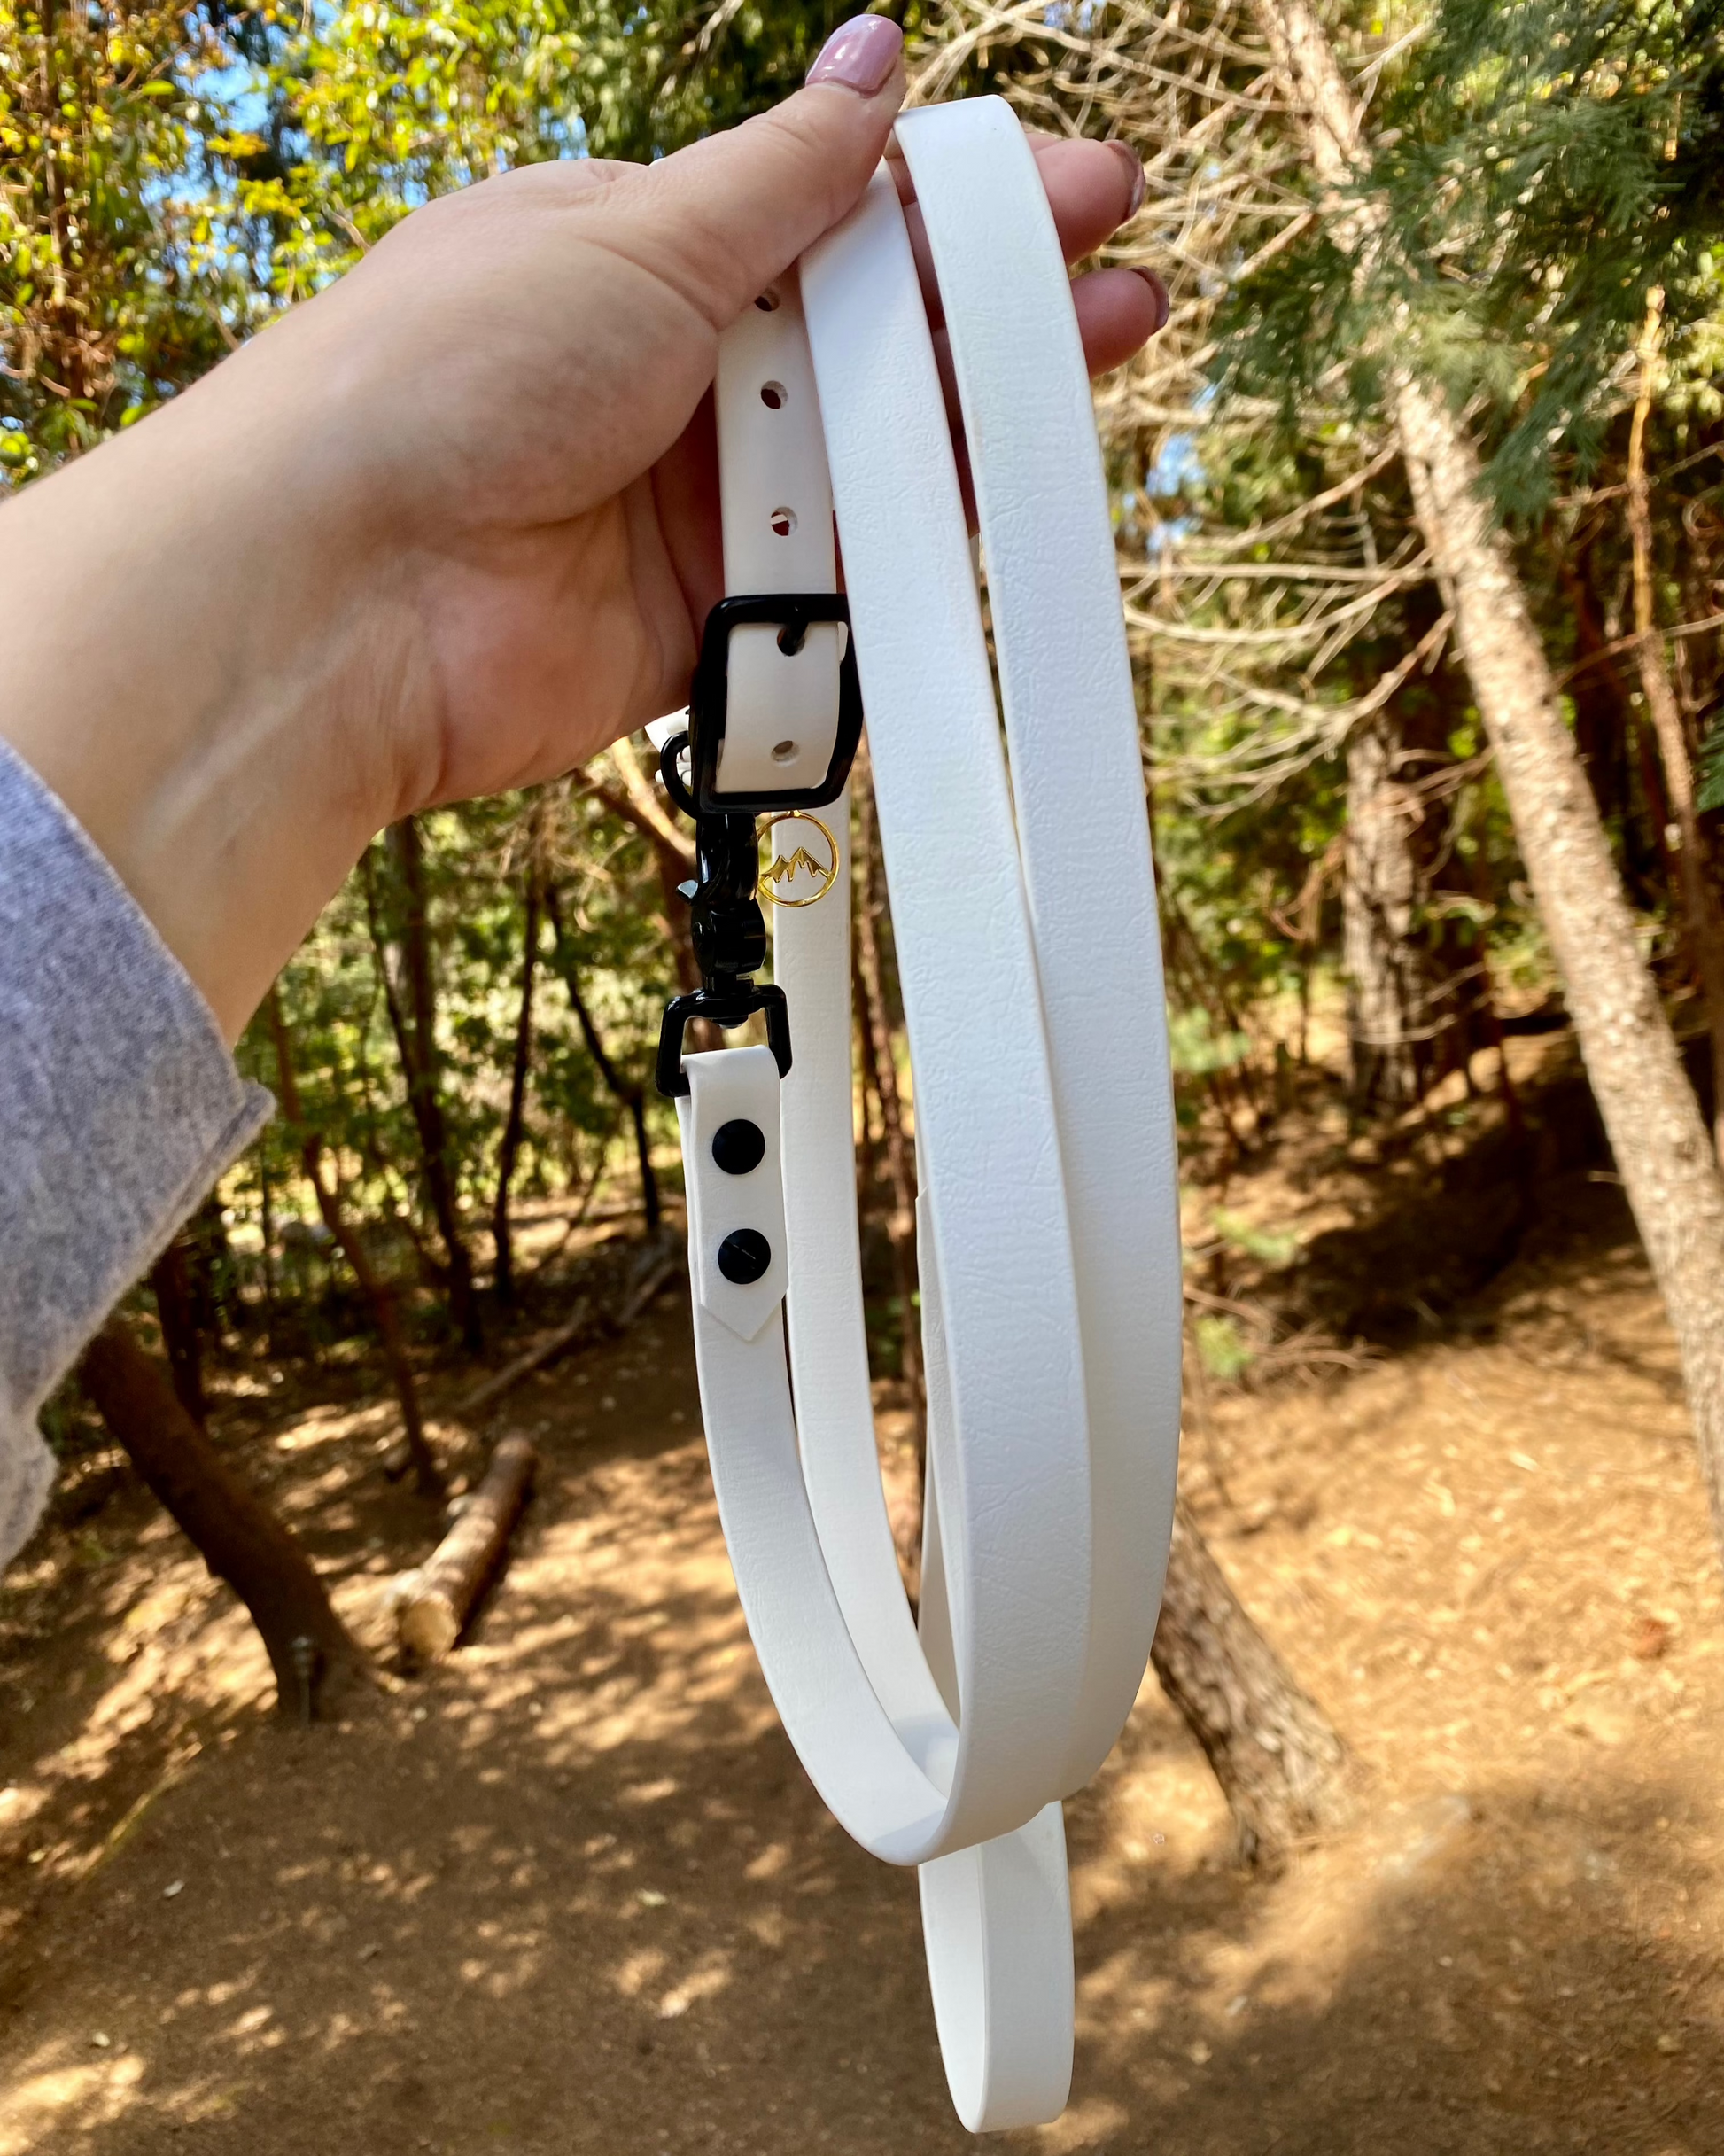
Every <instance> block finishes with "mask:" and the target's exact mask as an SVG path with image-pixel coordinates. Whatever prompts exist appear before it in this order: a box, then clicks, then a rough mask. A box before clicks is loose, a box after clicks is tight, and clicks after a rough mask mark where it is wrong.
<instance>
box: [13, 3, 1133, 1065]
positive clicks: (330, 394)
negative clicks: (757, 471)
mask: <svg viewBox="0 0 1724 2156" xmlns="http://www.w3.org/2000/svg"><path fill="white" fill-rule="evenodd" d="M899 45H900V40H899V37H898V34H897V30H896V28H895V27H894V26H893V25H891V24H890V23H889V21H887V20H886V19H884V18H882V17H878V16H864V17H860V18H858V19H854V20H852V21H851V22H850V23H848V24H846V25H845V26H843V28H841V29H840V30H839V31H838V32H837V33H836V34H835V37H834V38H833V39H832V41H831V42H830V43H828V45H827V48H826V51H824V52H823V53H822V54H821V56H820V58H819V60H817V61H816V63H815V65H814V67H813V68H812V70H811V71H810V81H809V86H808V87H807V88H806V89H804V90H802V91H800V92H798V93H797V95H796V96H795V97H791V98H789V99H788V100H787V101H786V102H785V103H784V104H783V105H780V106H779V107H778V108H777V109H776V110H775V111H774V112H773V113H768V114H765V115H764V116H763V117H761V118H759V119H757V120H754V121H749V122H748V123H746V124H745V125H744V126H742V127H741V128H736V129H734V130H733V131H731V132H730V133H728V134H726V135H722V136H714V137H712V138H711V139H709V140H707V141H705V142H703V143H700V144H695V146H694V147H692V148H691V149H688V150H685V151H682V152H679V153H678V154H677V155H676V156H674V157H672V158H667V159H665V160H663V161H662V162H661V163H659V164H656V165H653V166H647V167H635V166H626V165H618V164H606V163H600V162H598V161H596V160H594V161H590V162H569V163H563V164H555V165H538V166H532V167H525V168H524V169H522V170H520V171H517V172H515V173H511V174H509V175H505V176H503V177H501V178H500V179H496V180H492V181H487V182H485V183H483V184H482V185H480V186H478V187H474V188H472V189H470V190H469V191H466V192H464V193H462V194H461V195H457V196H453V197H450V198H446V199H444V200H440V201H438V202H435V203H432V204H431V205H429V206H427V207H426V208H424V209H423V210H420V211H417V212H415V214H414V215H412V216H411V217H408V218H407V219H406V220H405V221H404V222H402V223H401V224H400V226H399V227H398V228H397V229H396V230H394V231H393V232H392V233H391V235H390V236H389V237H388V238H386V239H385V240H384V241H383V242H382V243H381V244H380V245H378V246H377V247H376V248H375V249H374V250H373V251H372V253H370V254H369V256H368V257H367V258H366V259H365V260H364V261H361V263H360V264H359V265H358V266H357V268H356V269H353V271H352V273H351V274H350V275H349V276H346V278H344V279H343V280H342V281H341V282H340V283H339V284H337V285H335V286H333V287H331V288H330V290H329V291H328V292H325V293H323V294H322V295H320V296H319V297H318V298H317V299H315V300H312V301H310V302H309V303H307V305H305V306H302V307H299V308H297V309H295V310H294V312H293V313H292V314H291V315H289V316H287V317H286V318H285V319H284V320H283V321H282V322H281V323H278V324H277V325H276V326H274V327H272V328H271V329H270V330H268V331H267V332H266V333H265V334H264V335H262V336H260V337H259V338H257V339H254V340H253V341H252V344H250V345H249V346H247V347H246V348H245V350H244V351H243V352H241V353H239V354H237V355H236V356H235V357H234V358H233V359H231V360H229V361H228V362H225V363H224V364H223V365H222V366H221V367H220V368H218V369H217V370H215V372H214V374H213V375H211V376H210V377H207V379H206V381H204V382H203V383H201V384H199V385H198V387H197V388H196V389H194V390H192V391H190V393H187V394H186V395H184V396H182V397H181V398H179V399H176V400H175V401H174V402H173V403H171V404H169V405H168V406H167V407H165V408H164V409H162V410H161V411H160V412H159V414H158V415H156V416H153V417H152V418H151V419H150V420H148V421H146V422H145V423H144V425H142V426H140V427H137V428H135V429H133V430H132V431H131V432H128V434H126V435H124V436H122V437H120V439H119V440H117V441H115V442H113V443H112V444H110V445H108V446H106V447H105V448H103V449H102V450H101V451H99V452H98V453H97V455H93V456H91V457H88V458H86V459H83V460H82V461H81V463H78V464H76V465H74V466H73V467H70V468H69V469H68V470H67V471H65V472H63V473H61V474H59V475H57V476H56V477H55V478H54V479H52V480H50V481H49V482H47V483H46V484H43V485H41V486H36V487H35V488H32V489H30V490H29V491H28V492H27V494H24V495H23V496H21V497H20V498H19V501H18V502H15V503H12V504H10V505H8V506H7V508H6V509H5V510H4V515H0V576H4V579H5V582H6V587H7V589H8V592H9V595H10V596H11V598H12V602H13V603H12V609H11V611H12V619H13V620H14V621H17V622H21V623H26V624H33V625H34V626H33V627H29V628H27V630H26V631H25V632H24V633H23V634H22V636H21V638H18V639H15V640H14V645H13V649H12V650H10V651H9V652H8V653H7V654H6V655H5V656H4V659H0V666H4V673H5V677H6V678H5V680H4V695H0V713H4V716H0V726H4V730H5V732H6V734H7V736H8V738H9V739H11V740H12V743H13V744H14V746H16V747H17V748H18V750H19V752H20V753H21V754H23V755H24V756H25V757H26V758H27V759H28V760H29V761H30V762H32V763H33V764H34V765H35V767H36V769H37V770H38V771H40V772H41V773H42V774H43V777H44V778H46V779H47V781H48V782H49V783H50V785H52V786H53V787H55V789H56V790H58V792H59V794H60V795H61V797H62V798H63V799H65V800H66V803H67V804H68V806H70V807H71V808H72V809H73V811H74V813H75V814H77V815H78V816H79V818H80V820H81V821H82V822H83V824H84V826H85V828H86V829H88V830H89V832H90V834H91V836H92V837H94V838H95V840H96V842H97V844H98V845H100V846H101V847H102V848H103V850H104V851H105V852H106V853H107V855H108V858H109V859H110V860H112V861H113V865H114V866H115V868H117V869H118V871H119V873H120V876H122V877H123V878H124V880H125V881H126V883H128V886H129V887H130V889H131V890H132V891H133V893H134V895H135V896H136V898H137V899H139V901H140V903H141V904H142V905H143V906H144V909H145V911H146V912H148V913H149V914H150V915H151V918H152V919H153V920H154V921H155V922H156V924H157V926H158V927H159V929H160V930H161V932H162V934H163V936H164V938H166V940H167V943H168V945H169V946H170V948H172V949H173V950H174V951H175V953H176V954H177V955H178V956H179V957H180V958H181V960H182V961H183V962H184V963H185V965H186V966H187V968H188V969H189V970H190V973H191V975H192V977H193V978H194V979H195V980H197V981H198V985H200V986H201V987H202V988H203V990H204V992H205V993H206V995H207V996H208V998H209V1000H210V1001H211V1003H212V1005H213V1006H214V1009H215V1011H216V1013H217V1016H218V1017H219V1019H220V1020H221V1023H222V1024H223V1025H224V1027H225V1028H226V1029H227V1030H228V1031H229V1036H230V1037H232V1036H233V1035H236V1034H237V1032H238V1031H239V1030H240V1028H241V1027H242V1026H243V1025H244V1024H245V1020H246V1018H247V1017H248V1016H249V1015H250V1013H251V1011H252V1009H253V1008H255V1006H256V1004H257V1002H258V1000H260V997H261V996H262V994H263V992H264V991H265V989H266V988H267V986H268V983H269V981H270V980H271V979H272V978H273V977H274V975H275V973H276V970H277V969H279V967H280V966H281V964H282V963H283V961H285V960H286V958H287V957H288V956H289V955H290V953H291V951H292V949H293V948H294V946H296V945H297V943H298V942H299V938H301V937H302V936H303V934H304V933H305V931H306V930H307V928H308V927H309V925H310V923H311V922H312V921H313V920H314V919H315V915H316V914H317V911H318V910H319V908H320V907H322V905H323V904H324V903H325V901H326V900H327V899H328V898H329V896H330V893H331V892H332V891H334V890H335V888H336V887H337V885H338V883H339V882H340V880H341V878H342V876H344V875H345V874H346V871H347V870H348V868H351V866H352V864H353V861H354V860H356V859H357V858H358V856H359V854H360V852H361V851H362V849H363V847H364V846H365V844H367V842H368V841H369V838H370V837H371V836H372V834H373V833H374V832H375V831H376V829H377V828H378V826H379V825H381V824H383V823H384V822H387V821H391V820H392V819H393V818H394V817H397V816H400V815H402V814H405V813H408V812H409V811H410V810H413V809H416V808H420V807H423V806H429V805H430V804H431V803H433V802H438V801H445V800H452V799H459V798H465V797H467V796H470V795H472V794H476V793H482V792H491V791H495V790H500V789H502V788H506V787H511V786H518V785H525V784H529V783H531V782H533V781H536V780H540V779H544V778H547V777H550V776H552V775H554V774H556V773H558V772H561V771H563V770H566V769H568V768H569V767H570V766H571V765H572V764H575V763H578V762H579V760H580V759H582V758H584V757H586V756H588V755H590V754H592V753H593V752H594V751H596V750H598V749H600V748H601V747H602V746H603V745H604V744H605V743H608V742H610V740H613V739H614V738H615V737H616V736H617V735H619V734H622V733H625V732H628V731H630V730H632V729H633V728H636V727H638V726H640V725H641V724H642V723H643V722H644V721H645V720H648V719H649V718H653V717H656V716H657V715H658V714H659V713H660V712H664V711H668V710H672V709H673V708H675V706H676V705H678V704H680V703H681V702H682V701H683V700H684V697H686V694H687V680H688V674H689V672H690V669H691V667H692V665H693V662H694V658H695V647H696V642H697V638H698V633H699V627H700V624H701V623H702V621H703V619H704V618H705V614H706V612H707V610H708V609H709V608H710V607H711V604H712V603H714V601H716V600H717V599H718V597H719V596H720V595H721V593H722V574H721V567H720V559H721V557H720V541H719V523H718V496H717V468H716V456H715V451H714V443H713V433H712V419H711V398H710V390H711V381H712V376H713V371H714V367H715V363H716V354H717V344H718V333H719V331H721V330H722V329H723V328H724V327H725V325H726V323H729V322H730V321H732V320H734V318H735V316H736V315H738V314H739V313H740V312H741V311H742V308H743V307H746V306H747V305H749V302H750V301H751V300H753V298H754V297H755V295H756V293H757V292H759V291H760V290H761V289H762V288H763V287H764V286H765V285H766V284H769V283H770V282H771V281H772V279H773V277H774V276H779V275H780V274H781V273H782V272H783V270H784V269H786V268H787V267H788V265H789V263H791V262H792V261H795V260H796V257H797V256H798V255H799V254H801V253H803V252H804V249H805V248H807V247H808V246H809V245H812V242H813V241H814V240H815V239H816V238H818V237H819V235H820V234H821V233H822V232H824V231H826V230H828V229H829V228H830V227H831V226H832V225H833V224H835V223H836V222H838V220H839V219H840V218H841V217H843V215H844V214H845V213H846V212H847V211H848V210H849V209H850V207H851V206H852V205H853V204H854V202H855V201H856V200H857V198H858V197H859V195H860V193H861V191H862V189H863V188H864V187H865V185H866V182H867V179H868V176H869V175H870V173H871V172H872V171H873V170H874V167H875V165H876V164H877V162H878V161H879V159H880V157H881V152H883V150H884V149H885V147H886V144H887V139H888V136H889V131H890V128H891V125H892V121H893V120H894V118H895V116H896V114H897V108H898V105H899V103H900V100H901V97H902V93H903V76H902V69H901V63H900V58H899ZM1035 146H1036V152H1037V159H1038V161H1039V163H1040V167H1041V170H1042V175H1043V178H1044V183H1045V185H1046V187H1047V191H1048V196H1049V200H1050V204H1051V206H1052V210H1053V214H1054V220H1055V223H1056V225H1057V227H1058V229H1059V230H1060V237H1061V240H1062V243H1063V244H1064V245H1065V248H1066V252H1067V255H1068V260H1069V259H1076V257H1077V256H1079V255H1082V254H1084V253H1090V252H1091V251H1093V250H1094V249H1095V248H1096V247H1097V246H1098V245H1100V244H1101V242H1102V241H1103V240H1105V239H1106V237H1107V235H1108V234H1109V233H1110V232H1111V231H1113V230H1114V228H1115V227H1116V226H1117V225H1118V224H1119V223H1120V222H1122V221H1123V219H1124V218H1125V217H1126V216H1127V215H1129V214H1130V212H1131V211H1132V210H1133V209H1135V207H1136V206H1137V201H1138V196H1139V193H1140V190H1141V179H1140V175H1138V168H1137V167H1136V164H1135V161H1134V160H1131V159H1130V157H1129V155H1128V154H1127V153H1125V152H1123V151H1122V150H1121V149H1120V148H1119V147H1118V146H1117V145H1107V144H1079V143H1055V142H1049V141H1038V142H1037V144H1036V145H1035ZM900 184H901V188H902V187H903V186H904V183H903V182H902V181H901V182H900ZM911 217H912V237H917V232H916V229H915V228H916V226H917V224H918V223H919V220H918V219H917V218H916V215H915V213H914V211H913V208H912V212H911ZM924 253H925V250H924ZM1074 299H1075V304H1076V309H1077V315H1078V321H1079V324H1080V328H1081V330H1082V333H1083V342H1084V348H1085V352H1086V354H1088V356H1089V359H1090V362H1091V367H1092V369H1095V370H1102V369H1105V368H1107V367H1111V366H1115V365H1117V364H1119V363H1120V362H1121V361H1122V360H1123V359H1124V358H1126V357H1127V356H1128V355H1129V354H1130V353H1131V352H1132V351H1133V350H1135V349H1136V348H1137V346H1138V345H1140V344H1141V343H1142V342H1143V340H1144V339H1145V338H1146V337H1147V336H1149V335H1150V334H1151V333H1153V331H1154V330H1155V329H1157V328H1159V327H1160V326H1161V320H1162V319H1163V318H1164V315H1165V309H1166V302H1165V298H1164V296H1163V295H1162V294H1161V292H1160V289H1159V287H1156V286H1155V285H1153V284H1152V283H1151V282H1149V281H1147V280H1145V278H1143V277H1141V276H1138V275H1137V274H1135V273H1133V272H1130V271H1127V270H1112V269H1110V270H1102V271H1099V272H1094V273H1092V274H1091V275H1090V276H1086V277H1083V278H1080V279H1079V280H1078V281H1077V284H1076V286H1075V288H1074ZM20 647H21V648H20Z"/></svg>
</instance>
